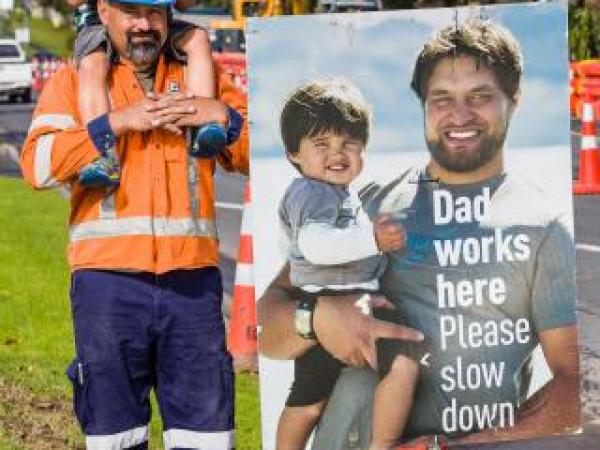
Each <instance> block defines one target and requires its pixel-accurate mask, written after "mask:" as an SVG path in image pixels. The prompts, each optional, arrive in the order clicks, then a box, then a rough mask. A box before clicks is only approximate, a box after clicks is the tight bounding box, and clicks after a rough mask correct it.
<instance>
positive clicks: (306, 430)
mask: <svg viewBox="0 0 600 450" xmlns="http://www.w3.org/2000/svg"><path fill="white" fill-rule="evenodd" d="M325 405H326V401H325V400H321V401H320V402H318V403H314V404H312V405H306V406H286V407H285V408H284V409H283V412H282V413H281V417H280V418H279V423H278V424H277V438H276V447H275V448H276V450H304V448H305V447H306V442H307V441H308V438H309V436H310V433H311V432H312V430H313V429H314V427H315V425H316V424H317V422H318V421H319V419H320V418H321V414H322V413H323V409H325Z"/></svg>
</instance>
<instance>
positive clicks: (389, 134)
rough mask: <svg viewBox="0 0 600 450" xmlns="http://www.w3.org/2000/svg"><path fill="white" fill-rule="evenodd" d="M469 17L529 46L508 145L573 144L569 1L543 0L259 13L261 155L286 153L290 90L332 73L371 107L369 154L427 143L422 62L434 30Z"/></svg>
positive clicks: (256, 74)
mask: <svg viewBox="0 0 600 450" xmlns="http://www.w3.org/2000/svg"><path fill="white" fill-rule="evenodd" d="M524 8H526V9H527V13H526V14H524ZM470 15H478V16H483V17H488V18H491V19H492V20H494V21H495V22H496V23H499V24H502V25H503V26H505V27H506V28H508V29H509V30H510V31H511V32H512V33H513V34H514V36H515V37H516V38H517V40H518V41H519V42H520V44H521V46H522V50H523V55H524V77H523V82H522V90H523V96H522V101H521V104H520V107H519V109H518V110H517V113H516V114H515V116H514V118H513V121H512V124H511V127H510V132H509V136H508V147H509V148H511V147H539V146H544V145H563V144H568V142H569V120H568V117H569V116H568V114H569V112H568V103H567V99H568V50H567V43H566V33H567V30H566V27H567V23H566V5H565V4H562V3H536V4H527V5H523V4H517V5H505V6H500V7H498V6H495V7H479V6H477V7H465V8H444V9H430V10H406V11H386V12H385V13H355V14H338V15H320V16H293V17H275V18H269V19H250V20H249V22H248V37H247V40H248V44H247V48H248V59H249V71H248V72H249V74H250V80H249V97H250V102H251V104H250V118H251V122H252V154H253V156H254V157H259V156H276V155H278V154H280V152H281V151H282V147H281V141H280V138H279V129H278V119H279V112H280V110H281V106H282V103H283V101H284V99H285V98H286V96H287V95H288V94H289V93H290V92H291V91H292V90H293V89H294V88H295V87H296V86H298V85H299V84H301V83H303V82H305V81H308V80H310V79H313V78H315V77H332V76H342V77H345V78H347V79H349V80H350V81H352V82H353V83H354V84H356V86H357V87H358V88H359V89H360V90H361V91H362V92H363V95H364V96H365V98H366V99H367V101H368V102H369V103H370V104H371V105H372V107H373V111H374V116H373V133H372V139H371V140H370V143H369V151H370V152H390V151H394V152H397V151H412V150H414V151H421V150H423V149H424V140H423V132H422V110H421V106H420V104H419V102H418V100H417V98H416V96H415V95H414V94H413V93H412V91H410V87H409V84H410V79H411V75H412V69H413V63H414V61H415V58H416V56H417V54H418V52H419V50H420V48H421V46H422V44H423V42H425V40H426V39H427V38H428V36H430V35H431V34H432V33H433V32H434V31H435V30H438V29H440V28H442V27H444V26H446V25H448V24H452V23H454V21H455V18H456V17H458V21H459V22H460V21H463V20H464V19H465V18H467V17H468V16H470Z"/></svg>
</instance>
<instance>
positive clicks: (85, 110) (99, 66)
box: [74, 25, 110, 124]
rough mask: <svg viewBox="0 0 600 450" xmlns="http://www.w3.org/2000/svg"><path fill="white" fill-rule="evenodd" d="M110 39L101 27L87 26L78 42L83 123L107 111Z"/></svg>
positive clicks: (76, 43) (79, 97)
mask: <svg viewBox="0 0 600 450" xmlns="http://www.w3.org/2000/svg"><path fill="white" fill-rule="evenodd" d="M107 48H108V37H107V35H106V30H105V29H104V27H103V26H102V25H87V26H84V27H83V28H82V29H81V31H80V32H79V33H78V34H77V39H76V40H75V49H74V50H75V51H74V53H75V61H76V62H77V68H78V79H79V83H78V92H77V94H78V101H79V113H80V115H81V120H82V122H83V123H84V124H87V123H88V122H89V121H90V120H92V119H95V118H96V117H98V116H100V115H102V114H105V113H107V112H108V110H109V108H110V105H109V101H108V88H107V83H106V77H107V76H108V68H109V58H108V55H107Z"/></svg>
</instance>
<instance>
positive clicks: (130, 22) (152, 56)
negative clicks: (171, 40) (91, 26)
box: [98, 0, 169, 69]
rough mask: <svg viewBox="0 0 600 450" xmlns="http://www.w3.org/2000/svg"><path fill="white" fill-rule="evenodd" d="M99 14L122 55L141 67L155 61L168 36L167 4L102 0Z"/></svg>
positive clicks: (100, 0) (115, 46) (99, 3)
mask: <svg viewBox="0 0 600 450" xmlns="http://www.w3.org/2000/svg"><path fill="white" fill-rule="evenodd" d="M98 13H99V15H100V20H101V21H102V23H103V25H104V26H105V27H106V30H107V32H108V34H109V36H110V40H111V42H112V44H113V45H114V48H115V50H116V51H117V53H118V54H119V56H120V57H122V58H124V59H126V60H129V61H130V62H131V63H132V64H133V65H135V66H136V67H137V68H140V69H144V68H146V67H150V66H152V65H153V64H155V63H156V61H157V60H158V57H159V55H160V52H161V49H162V47H163V45H164V43H165V41H166V39H167V33H168V20H169V13H168V9H167V7H166V6H164V5H144V4H135V3H120V2H116V1H115V2H109V1H108V0H99V2H98Z"/></svg>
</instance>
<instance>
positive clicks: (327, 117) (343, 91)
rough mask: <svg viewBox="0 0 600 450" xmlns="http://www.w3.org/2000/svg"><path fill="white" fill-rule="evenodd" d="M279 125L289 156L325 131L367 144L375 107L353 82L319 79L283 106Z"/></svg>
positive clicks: (300, 90) (298, 89) (311, 82)
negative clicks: (307, 138) (301, 145)
mask: <svg viewBox="0 0 600 450" xmlns="http://www.w3.org/2000/svg"><path fill="white" fill-rule="evenodd" d="M279 125H280V130H281V138H282V140H283V144H284V146H285V152H286V154H287V155H288V156H289V155H295V154H297V153H298V150H299V146H300V141H301V140H302V139H303V138H306V137H313V136H316V135H318V134H320V133H323V132H325V131H331V132H333V133H339V134H343V133H347V134H348V135H349V136H350V137H352V138H353V139H358V140H360V141H361V142H363V144H365V145H366V144H367V141H368V140H369V128H370V125H371V108H370V107H369V105H367V103H366V102H365V100H364V99H363V97H362V94H361V93H360V91H359V90H358V89H357V88H356V87H354V86H353V85H352V84H351V83H350V82H348V81H346V80H343V79H341V78H334V79H329V80H315V81H310V82H309V83H307V84H305V85H303V86H300V87H299V88H297V89H296V90H295V91H294V92H292V94H291V95H290V97H289V98H288V99H287V100H286V102H285V104H284V105H283V110H282V111H281V117H280V120H279ZM296 168H297V167H296Z"/></svg>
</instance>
